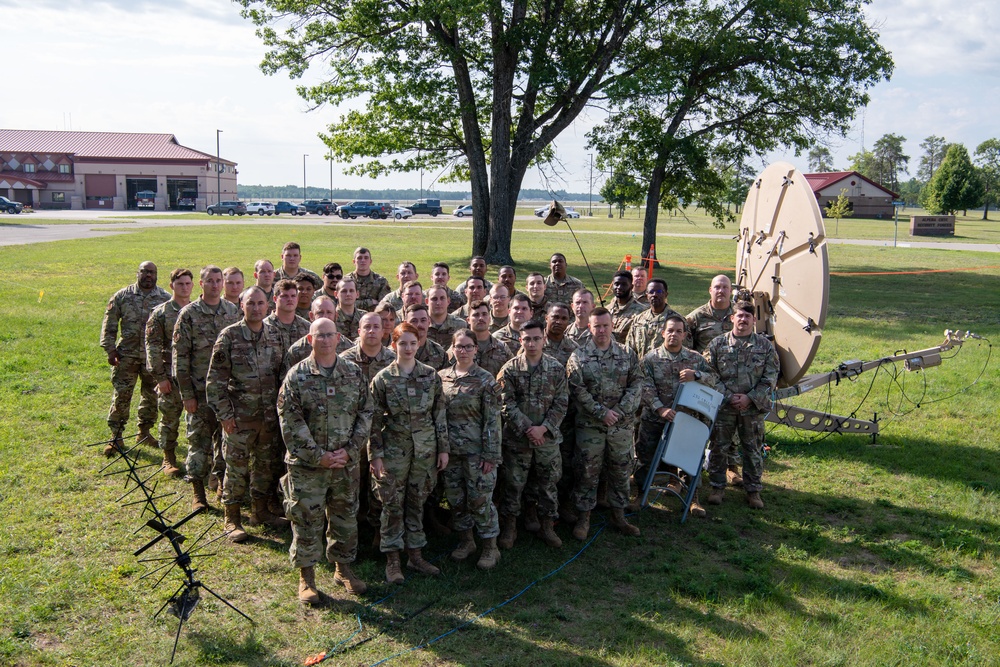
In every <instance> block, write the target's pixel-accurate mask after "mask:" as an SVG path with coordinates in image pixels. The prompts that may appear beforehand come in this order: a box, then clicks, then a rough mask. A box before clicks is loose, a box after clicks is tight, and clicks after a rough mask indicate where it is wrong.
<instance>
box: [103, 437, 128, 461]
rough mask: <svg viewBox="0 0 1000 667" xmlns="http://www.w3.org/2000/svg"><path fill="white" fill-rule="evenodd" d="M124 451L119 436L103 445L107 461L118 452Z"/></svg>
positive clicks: (123, 442) (123, 443)
mask: <svg viewBox="0 0 1000 667" xmlns="http://www.w3.org/2000/svg"><path fill="white" fill-rule="evenodd" d="M124 451H125V441H124V440H122V438H121V436H118V437H116V438H112V439H111V441H110V442H109V443H108V444H106V445H104V455H105V456H107V457H108V458H109V459H110V458H111V457H112V456H114V455H115V454H117V453H119V452H124Z"/></svg>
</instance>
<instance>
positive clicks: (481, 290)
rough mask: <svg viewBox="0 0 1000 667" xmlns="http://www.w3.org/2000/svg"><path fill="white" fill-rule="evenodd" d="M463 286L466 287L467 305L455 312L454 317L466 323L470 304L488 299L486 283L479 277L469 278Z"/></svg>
mask: <svg viewBox="0 0 1000 667" xmlns="http://www.w3.org/2000/svg"><path fill="white" fill-rule="evenodd" d="M462 284H463V285H465V305H463V306H462V307H461V308H459V309H458V310H456V311H453V312H452V315H454V316H455V317H457V318H459V319H461V320H462V321H464V322H468V319H469V304H470V303H472V302H473V301H482V300H483V299H485V298H486V294H487V288H486V281H485V280H484V279H483V278H480V277H479V276H469V279H468V280H466V281H465V282H464V283H462Z"/></svg>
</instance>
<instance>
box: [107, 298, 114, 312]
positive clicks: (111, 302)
mask: <svg viewBox="0 0 1000 667" xmlns="http://www.w3.org/2000/svg"><path fill="white" fill-rule="evenodd" d="M114 307H115V300H114V299H111V300H110V301H108V310H111V309H112V308H114Z"/></svg>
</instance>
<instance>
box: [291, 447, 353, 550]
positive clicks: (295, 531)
mask: <svg viewBox="0 0 1000 667" xmlns="http://www.w3.org/2000/svg"><path fill="white" fill-rule="evenodd" d="M280 486H281V492H282V494H283V495H284V497H285V500H284V507H285V516H286V517H288V520H289V521H290V522H291V524H292V546H291V547H290V548H289V549H288V556H289V559H290V560H291V562H292V567H298V568H302V567H310V566H313V565H315V564H316V563H318V562H319V560H320V557H321V556H322V555H323V527H324V524H325V525H326V559H327V560H328V561H330V562H331V563H353V562H354V559H355V558H356V557H357V555H358V464H357V463H352V464H349V465H348V466H347V467H345V468H333V469H328V468H305V467H302V466H288V472H287V473H285V475H284V476H283V477H282V478H281V481H280Z"/></svg>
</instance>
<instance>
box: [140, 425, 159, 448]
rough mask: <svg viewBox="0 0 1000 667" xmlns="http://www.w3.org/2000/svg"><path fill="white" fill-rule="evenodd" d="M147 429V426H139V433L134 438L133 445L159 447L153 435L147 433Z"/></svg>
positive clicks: (148, 427)
mask: <svg viewBox="0 0 1000 667" xmlns="http://www.w3.org/2000/svg"><path fill="white" fill-rule="evenodd" d="M149 429H150V425H149V424H139V433H138V435H136V436H135V444H137V445H149V446H150V447H159V443H157V442H156V438H154V437H153V434H152V433H150V432H149Z"/></svg>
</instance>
